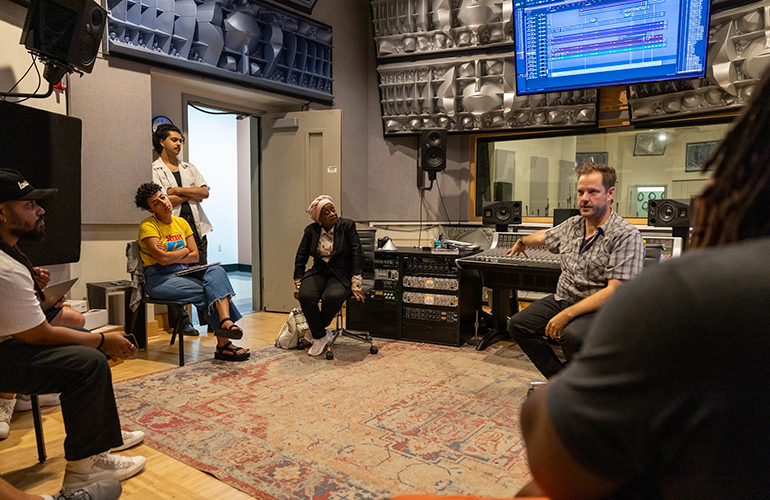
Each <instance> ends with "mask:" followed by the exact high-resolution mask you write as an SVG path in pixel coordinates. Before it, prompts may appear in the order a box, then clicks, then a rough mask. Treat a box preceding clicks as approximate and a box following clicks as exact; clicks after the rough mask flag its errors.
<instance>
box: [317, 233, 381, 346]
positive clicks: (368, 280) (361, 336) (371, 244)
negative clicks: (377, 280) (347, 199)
mask: <svg viewBox="0 0 770 500" xmlns="http://www.w3.org/2000/svg"><path fill="white" fill-rule="evenodd" d="M376 234H377V230H376V229H375V228H367V229H359V230H358V238H359V239H360V240H361V247H362V248H363V251H364V269H363V272H362V273H361V274H362V277H363V280H362V283H361V288H362V290H363V292H364V295H366V293H367V292H369V291H370V290H371V289H372V288H374V250H375V249H376V246H377V241H376V237H375V236H376ZM350 300H356V299H355V298H353V295H352V292H351V295H350V297H348V299H347V300H346V301H345V303H346V304H347V302H348V301H350ZM342 335H344V336H346V337H350V338H353V339H356V340H358V341H360V342H366V343H367V344H369V345H370V346H369V352H370V353H372V354H377V352H378V349H377V346H376V345H374V343H373V342H372V336H371V335H370V334H369V332H366V331H362V332H358V333H357V332H352V331H350V330H346V329H345V325H344V321H343V318H342V309H340V310H339V311H338V312H337V318H336V328H335V329H334V337H333V338H332V340H331V342H329V345H328V347H327V348H326V359H334V351H333V350H332V349H333V348H334V343H335V342H336V341H337V339H338V338H339V337H340V336H342Z"/></svg>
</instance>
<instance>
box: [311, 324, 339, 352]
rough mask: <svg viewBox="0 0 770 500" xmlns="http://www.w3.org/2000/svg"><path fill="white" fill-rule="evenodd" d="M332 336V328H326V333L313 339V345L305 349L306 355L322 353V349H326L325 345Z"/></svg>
mask: <svg viewBox="0 0 770 500" xmlns="http://www.w3.org/2000/svg"><path fill="white" fill-rule="evenodd" d="M333 338H334V330H327V331H326V335H324V336H323V337H321V338H320V339H313V345H311V346H310V349H308V350H307V353H308V355H310V356H320V355H321V354H323V352H324V349H326V346H327V345H329V342H331V341H332V339H333Z"/></svg>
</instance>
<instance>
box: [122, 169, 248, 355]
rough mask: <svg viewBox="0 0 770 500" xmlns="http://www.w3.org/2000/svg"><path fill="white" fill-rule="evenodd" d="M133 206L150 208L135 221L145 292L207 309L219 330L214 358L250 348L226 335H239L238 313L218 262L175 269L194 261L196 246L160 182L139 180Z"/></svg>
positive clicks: (228, 281)
mask: <svg viewBox="0 0 770 500" xmlns="http://www.w3.org/2000/svg"><path fill="white" fill-rule="evenodd" d="M135 201H136V206H137V207H139V208H143V209H145V210H148V211H149V212H150V213H152V216H151V217H148V218H146V219H145V220H143V221H142V223H141V225H140V226H139V238H138V240H139V250H140V253H141V256H142V263H143V264H144V280H145V287H146V289H147V294H148V295H149V296H150V297H152V298H154V299H161V300H181V301H184V302H189V303H191V304H193V305H195V306H196V307H202V308H204V309H205V310H206V312H207V314H206V321H207V322H208V323H209V325H210V326H211V327H212V328H213V329H214V331H215V335H216V336H217V348H216V352H215V353H214V357H215V358H216V359H221V360H225V361H243V360H245V359H248V357H249V356H250V354H249V350H248V349H245V348H242V347H238V346H236V345H233V343H232V341H230V340H229V339H231V338H234V339H239V338H241V337H243V330H241V328H240V327H238V325H236V324H235V322H236V321H238V320H239V319H241V313H240V312H238V309H237V308H236V307H235V305H233V303H232V301H231V300H230V298H231V297H232V296H233V295H235V292H234V291H233V287H232V285H231V284H230V280H229V279H228V278H227V273H226V272H225V270H224V269H222V267H221V266H210V267H207V268H206V269H203V270H201V271H197V272H195V273H192V274H186V275H184V276H177V275H176V273H177V272H178V271H181V270H182V269H186V268H187V267H188V264H197V263H198V247H197V246H196V244H195V238H194V237H193V232H192V229H190V225H189V224H188V223H187V221H186V220H184V219H182V218H181V217H175V216H173V215H172V214H171V211H172V209H173V207H172V206H171V201H169V199H168V198H167V197H166V194H165V193H164V192H163V190H162V188H161V187H160V186H159V185H157V184H155V183H153V182H149V183H146V184H142V185H141V186H139V189H138V190H137V192H136V200H135Z"/></svg>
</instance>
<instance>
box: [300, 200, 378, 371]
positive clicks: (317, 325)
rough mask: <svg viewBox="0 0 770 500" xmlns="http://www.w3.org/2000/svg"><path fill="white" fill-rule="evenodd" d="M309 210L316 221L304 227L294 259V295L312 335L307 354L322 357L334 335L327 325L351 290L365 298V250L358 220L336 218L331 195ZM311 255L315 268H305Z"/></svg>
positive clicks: (314, 201)
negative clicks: (327, 328) (360, 239)
mask: <svg viewBox="0 0 770 500" xmlns="http://www.w3.org/2000/svg"><path fill="white" fill-rule="evenodd" d="M307 213H308V214H310V218H311V219H313V223H312V224H310V225H308V226H307V227H306V228H305V233H304V235H303V236H302V241H301V242H300V244H299V248H298V249H297V257H296V258H295V260H294V285H295V288H296V290H295V292H294V298H295V299H297V300H299V303H300V305H301V306H302V312H303V313H304V314H305V319H306V320H307V323H308V326H309V327H310V333H311V334H312V335H313V345H312V346H311V347H310V349H309V350H308V354H309V355H311V356H319V355H320V354H321V353H323V352H324V349H325V348H326V346H327V345H329V342H331V340H332V337H333V336H334V335H333V332H332V331H329V332H327V331H326V326H327V325H328V324H329V323H330V322H331V321H332V319H334V316H336V314H337V312H338V311H339V310H340V309H341V308H342V304H343V303H344V302H345V300H346V299H347V298H348V297H350V295H351V293H352V294H353V296H355V298H356V299H357V300H360V301H362V302H363V300H364V294H363V292H362V291H361V272H362V269H363V265H364V253H363V250H362V249H361V242H360V241H359V239H358V232H356V223H355V222H353V221H352V220H350V219H343V218H341V217H337V211H336V210H335V208H334V201H333V200H332V198H331V196H327V195H321V196H319V197H318V198H316V199H315V200H313V202H312V203H311V204H310V206H309V207H308V209H307ZM311 255H312V256H313V267H311V268H310V269H308V270H305V267H306V265H307V261H308V259H309V258H310V256H311ZM319 301H320V302H321V308H320V309H319V308H318V302H319Z"/></svg>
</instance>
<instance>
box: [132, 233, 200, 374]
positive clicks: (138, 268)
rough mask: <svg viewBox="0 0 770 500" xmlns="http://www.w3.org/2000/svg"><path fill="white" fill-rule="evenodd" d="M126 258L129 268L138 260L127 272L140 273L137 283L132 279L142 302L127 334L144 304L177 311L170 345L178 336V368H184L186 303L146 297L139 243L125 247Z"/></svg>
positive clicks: (133, 242) (133, 315)
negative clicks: (138, 285) (138, 290)
mask: <svg viewBox="0 0 770 500" xmlns="http://www.w3.org/2000/svg"><path fill="white" fill-rule="evenodd" d="M126 258H127V259H128V261H129V267H130V263H131V262H132V261H133V262H136V260H135V259H139V264H138V265H135V266H134V267H130V269H129V272H130V273H131V274H132V277H135V276H133V275H134V274H135V273H141V276H140V277H139V280H138V281H137V280H136V279H134V283H137V282H138V283H140V284H141V285H140V286H141V290H140V292H141V297H142V300H141V302H140V303H139V305H138V306H137V307H136V309H134V313H133V314H132V315H131V323H130V324H129V328H128V330H127V331H128V332H133V331H134V326H135V325H136V321H137V319H138V317H139V310H140V309H139V308H140V307H144V306H145V305H146V304H155V305H160V306H166V307H167V308H168V309H169V310H171V309H172V308H175V309H177V313H178V314H177V315H176V318H177V321H176V324H175V325H174V329H173V330H172V333H171V343H170V345H174V340H176V337H177V335H179V366H184V336H183V335H182V330H184V315H183V314H182V312H183V310H184V308H185V307H186V306H188V305H189V303H188V302H182V301H179V300H161V299H153V298H150V296H149V295H147V290H146V289H145V288H144V268H143V267H142V265H141V262H142V261H141V257H140V256H139V242H137V241H131V242H129V243H128V244H127V245H126Z"/></svg>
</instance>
